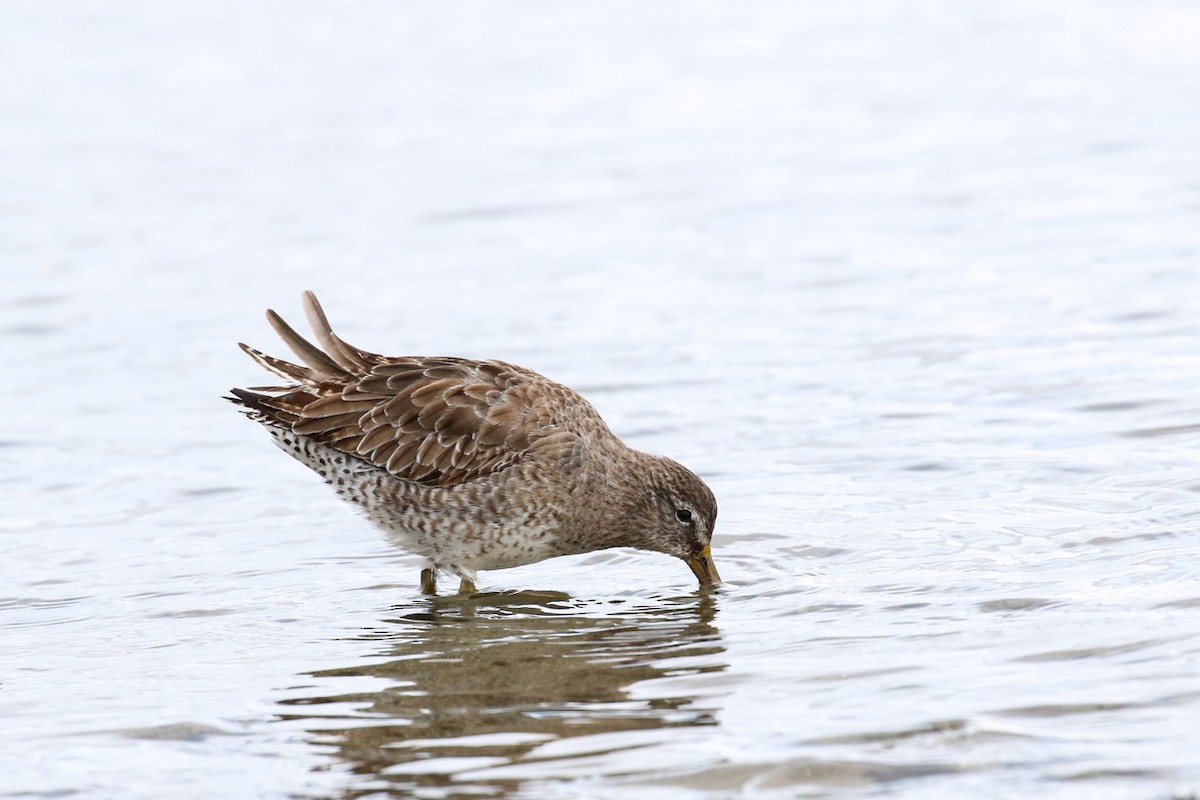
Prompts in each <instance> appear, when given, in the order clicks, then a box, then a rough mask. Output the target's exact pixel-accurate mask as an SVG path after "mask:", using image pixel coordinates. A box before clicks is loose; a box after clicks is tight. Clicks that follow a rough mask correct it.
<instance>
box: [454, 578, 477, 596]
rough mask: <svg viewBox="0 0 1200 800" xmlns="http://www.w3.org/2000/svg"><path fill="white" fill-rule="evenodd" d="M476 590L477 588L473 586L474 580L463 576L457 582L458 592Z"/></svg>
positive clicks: (465, 592)
mask: <svg viewBox="0 0 1200 800" xmlns="http://www.w3.org/2000/svg"><path fill="white" fill-rule="evenodd" d="M477 591H479V590H478V589H476V588H475V581H473V580H471V579H470V578H463V579H462V580H461V581H460V582H459V584H458V593H459V594H475V592H477Z"/></svg>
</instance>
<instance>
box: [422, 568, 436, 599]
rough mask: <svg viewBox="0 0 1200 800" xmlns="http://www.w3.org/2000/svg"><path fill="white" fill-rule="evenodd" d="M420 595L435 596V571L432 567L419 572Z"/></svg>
mask: <svg viewBox="0 0 1200 800" xmlns="http://www.w3.org/2000/svg"><path fill="white" fill-rule="evenodd" d="M421 593H422V594H437V570H435V569H434V568H433V567H426V568H425V569H423V570H421Z"/></svg>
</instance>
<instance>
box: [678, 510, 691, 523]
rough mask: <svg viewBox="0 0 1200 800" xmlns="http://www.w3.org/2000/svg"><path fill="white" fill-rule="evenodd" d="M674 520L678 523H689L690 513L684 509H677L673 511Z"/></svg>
mask: <svg viewBox="0 0 1200 800" xmlns="http://www.w3.org/2000/svg"><path fill="white" fill-rule="evenodd" d="M675 519H677V520H679V521H680V522H691V521H692V512H691V511H688V510H687V509H686V508H678V509H676V510H675Z"/></svg>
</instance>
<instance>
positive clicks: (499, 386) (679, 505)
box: [228, 292, 721, 594]
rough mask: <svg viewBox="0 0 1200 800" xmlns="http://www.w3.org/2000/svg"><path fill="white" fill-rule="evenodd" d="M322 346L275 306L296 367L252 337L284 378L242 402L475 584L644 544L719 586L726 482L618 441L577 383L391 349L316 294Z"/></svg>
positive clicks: (315, 322) (297, 452) (359, 501)
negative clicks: (344, 331) (361, 343)
mask: <svg viewBox="0 0 1200 800" xmlns="http://www.w3.org/2000/svg"><path fill="white" fill-rule="evenodd" d="M303 299H304V309H305V312H306V313H307V316H308V321H309V324H310V325H311V327H312V329H313V333H314V334H315V335H316V339H317V342H318V343H319V344H320V347H317V346H315V345H313V344H312V343H311V342H309V341H308V340H306V339H305V338H304V337H302V336H300V335H299V334H298V333H296V331H295V330H293V329H292V328H291V326H289V325H288V324H287V323H286V322H284V321H283V319H282V318H281V317H280V316H279V315H278V314H276V313H275V312H274V311H271V310H268V311H267V319H268V321H269V322H270V323H271V326H272V327H273V328H274V329H275V331H276V332H277V333H278V334H279V336H280V338H282V339H283V341H284V342H285V343H286V344H287V346H288V347H289V348H291V350H292V352H294V353H295V354H296V356H297V357H298V358H299V359H300V361H302V362H304V365H303V366H301V365H299V364H293V363H290V362H288V361H284V360H282V359H278V358H274V357H273V356H269V355H266V354H265V353H262V352H260V351H258V350H255V349H254V348H253V347H249V346H248V345H245V344H241V345H240V346H241V348H242V349H243V350H245V351H246V353H248V354H249V355H250V357H251V358H253V359H254V360H255V361H257V362H258V363H259V364H260V365H261V366H263V367H264V368H266V369H267V370H268V371H270V372H272V373H274V374H275V375H278V376H279V377H281V378H283V379H285V380H286V381H288V382H289V383H288V385H286V386H276V387H256V388H254V389H233V390H231V391H232V393H233V397H230V398H228V399H229V400H231V401H232V402H234V403H236V404H237V405H239V406H241V407H242V409H243V410H244V412H245V413H246V415H247V416H249V417H250V418H251V419H253V420H255V421H256V422H259V423H261V424H262V426H263V427H264V428H266V430H267V432H268V433H270V434H271V437H272V438H273V439H274V440H275V444H277V445H279V447H281V448H282V449H283V450H284V451H286V452H287V453H288V454H289V455H291V456H292V457H293V458H295V459H296V460H298V461H300V462H301V463H302V464H304V465H305V466H307V467H308V468H309V469H312V470H313V471H314V472H316V473H317V474H318V475H320V476H321V477H322V478H323V479H324V480H325V482H326V483H327V484H329V485H330V486H332V487H333V488H334V490H335V491H336V492H337V493H338V494H339V495H341V496H342V497H343V498H345V499H346V500H349V501H350V502H351V503H354V504H355V505H357V506H359V507H360V508H361V509H362V510H363V511H364V512H365V513H366V515H367V517H368V519H370V520H371V521H372V522H374V523H375V524H376V525H378V526H379V527H381V528H383V529H384V530H385V531H386V532H387V534H388V536H389V538H390V539H391V540H392V541H393V542H394V543H395V544H396V545H398V546H399V547H401V548H403V549H405V550H408V551H410V552H413V553H416V554H418V555H421V556H423V557H424V558H425V564H424V566H423V568H422V570H421V589H422V591H424V592H425V593H427V594H435V593H436V591H437V583H436V581H437V573H438V571H441V570H444V571H449V572H451V573H454V574H455V575H457V576H458V577H459V578H460V579H461V584H460V586H459V591H460V592H463V593H469V592H474V591H475V579H476V573H477V572H478V571H479V570H485V569H502V568H505V567H515V566H520V565H522V564H531V563H533V562H536V561H541V560H543V559H546V558H553V557H554V556H562V555H569V554H572V553H589V552H592V551H594V550H603V549H606V548H610V547H635V548H638V549H641V550H653V551H656V552H660V553H667V554H668V555H672V556H676V557H677V558H680V559H683V560H684V561H686V562H687V565H688V566H689V567H691V569H692V572H693V573H694V574H695V576H696V578H697V579H698V580H699V581H700V584H701V586H710V585H715V584H718V583H720V580H721V579H720V576H719V575H718V574H717V570H716V566H715V565H714V564H713V560H712V553H711V549H710V545H711V542H712V532H713V524H714V523H715V522H716V518H717V501H716V499H715V498H714V497H713V493H712V491H710V490H709V488H708V486H706V485H705V483H704V481H702V480H700V478H699V477H697V476H696V475H695V474H694V473H692V472H691V471H690V470H688V469H687V468H686V467H683V466H682V465H680V464H678V463H676V462H675V461H672V460H671V459H669V458H664V457H663V456H656V455H651V454H649V453H642V452H639V451H637V450H634V449H632V448H630V447H629V446H627V445H626V444H625V443H624V442H622V441H621V440H620V439H618V438H617V437H616V436H615V435H614V434H613V433H612V431H610V430H609V429H608V426H607V425H606V424H605V423H604V420H602V419H601V418H600V415H599V414H598V413H597V412H596V409H594V408H592V406H591V404H590V403H588V402H587V401H586V400H584V399H583V398H582V397H580V396H579V395H578V394H577V393H576V392H574V391H572V390H571V389H568V388H567V387H566V386H563V385H561V384H558V383H555V382H554V381H552V380H550V379H548V378H545V377H543V376H542V375H539V374H538V373H536V372H534V371H532V370H529V369H525V368H524V367H518V366H516V365H514V364H506V363H504V362H502V361H474V360H470V359H465V358H452V357H436V358H428V357H414V356H401V357H387V356H381V355H377V354H375V353H369V352H367V351H365V350H360V349H358V348H357V347H353V346H351V345H349V344H347V343H346V342H344V341H343V340H342V339H340V338H338V336H337V335H336V334H335V333H334V332H333V330H332V329H331V328H330V326H329V322H328V320H327V319H326V317H325V312H324V311H322V309H321V305H320V304H319V303H318V302H317V298H316V296H315V295H313V293H312V292H305V293H304V296H303Z"/></svg>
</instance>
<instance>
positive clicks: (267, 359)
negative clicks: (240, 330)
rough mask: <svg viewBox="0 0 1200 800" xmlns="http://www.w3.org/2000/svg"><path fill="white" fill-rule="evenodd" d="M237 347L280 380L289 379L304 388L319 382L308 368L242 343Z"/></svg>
mask: <svg viewBox="0 0 1200 800" xmlns="http://www.w3.org/2000/svg"><path fill="white" fill-rule="evenodd" d="M238 347H240V348H242V350H243V351H245V353H246V355H248V356H250V357H251V358H253V359H254V361H255V362H256V363H257V364H258V365H259V366H260V367H262V368H263V369H265V370H267V371H268V372H271V373H274V374H276V375H278V376H279V377H281V378H289V379H291V380H294V381H296V382H297V383H302V384H304V385H305V386H316V385H318V384H319V383H320V382H321V381H320V379H319V378H318V377H317V374H316V373H315V372H314V371H313V370H311V369H309V368H308V367H302V366H300V365H299V364H293V363H292V362H290V361H284V360H283V359H282V358H275V356H269V355H267V354H266V353H264V352H262V351H261V350H255V349H254V348H253V347H251V346H250V345H248V344H245V343H244V342H238Z"/></svg>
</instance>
